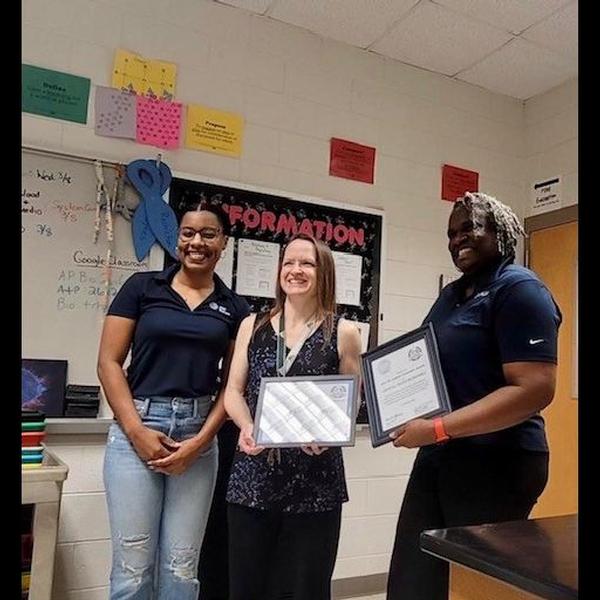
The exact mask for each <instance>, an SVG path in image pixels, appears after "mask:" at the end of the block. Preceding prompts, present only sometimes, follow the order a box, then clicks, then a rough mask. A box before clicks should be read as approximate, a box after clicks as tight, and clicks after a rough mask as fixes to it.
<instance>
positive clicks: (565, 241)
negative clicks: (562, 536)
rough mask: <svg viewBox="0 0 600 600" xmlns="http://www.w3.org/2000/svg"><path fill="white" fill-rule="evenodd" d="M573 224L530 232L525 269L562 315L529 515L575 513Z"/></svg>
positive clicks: (574, 288) (576, 432)
mask: <svg viewBox="0 0 600 600" xmlns="http://www.w3.org/2000/svg"><path fill="white" fill-rule="evenodd" d="M577 227H578V225H577V222H571V223H565V224H564V225H556V226H554V227H549V228H547V229H541V230H538V231H534V232H532V233H531V234H530V254H529V267H530V268H531V269H532V270H533V271H535V272H536V273H537V274H538V275H539V276H540V277H541V279H542V280H543V281H544V283H545V284H546V285H547V286H548V288H549V289H550V291H551V292H552V295H553V296H554V298H555V300H556V302H557V303H558V305H559V307H560V310H561V312H562V315H563V321H562V325H561V327H560V331H559V338H558V377H557V382H556V393H555V396H554V400H553V401H552V403H551V404H550V406H548V407H547V408H546V409H545V410H544V412H543V413H542V414H543V416H544V419H545V421H546V433H547V435H548V442H549V445H550V477H549V480H548V485H547V486H546V489H545V490H544V493H543V494H542V495H541V496H540V499H539V500H538V503H537V505H536V506H535V507H534V509H533V511H532V513H531V516H532V517H535V518H537V517H551V516H557V515H565V514H572V513H576V512H577V510H578V508H577V485H578V477H577V470H578V454H577V451H578V427H577V411H578V400H577V398H576V397H575V395H576V393H577V392H576V388H575V381H576V380H575V379H574V373H575V369H574V362H576V360H577V355H576V352H575V345H576V343H577V337H576V331H575V327H576V324H577V319H576V315H575V312H576V310H577V305H576V282H577V278H576V269H577Z"/></svg>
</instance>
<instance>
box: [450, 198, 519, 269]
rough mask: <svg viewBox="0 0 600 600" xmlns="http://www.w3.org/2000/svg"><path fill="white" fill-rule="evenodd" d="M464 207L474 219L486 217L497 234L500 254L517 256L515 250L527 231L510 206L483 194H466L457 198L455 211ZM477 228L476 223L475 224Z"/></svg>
mask: <svg viewBox="0 0 600 600" xmlns="http://www.w3.org/2000/svg"><path fill="white" fill-rule="evenodd" d="M459 207H462V208H464V209H465V210H467V212H468V213H469V214H470V215H471V219H473V218H474V215H475V213H477V214H478V215H480V216H483V217H485V219H486V220H487V223H488V225H489V226H490V228H491V229H492V230H493V231H494V232H495V234H496V239H497V243H498V252H500V254H501V255H502V256H503V257H504V258H508V257H513V258H514V256H515V248H516V246H517V241H518V239H519V237H520V236H525V230H524V229H523V226H522V225H521V223H520V222H519V218H518V217H517V215H516V214H515V213H514V212H513V210H512V208H510V206H507V205H506V204H503V203H502V202H500V201H499V200H496V198H494V197H493V196H488V195H487V194H483V193H481V192H465V195H464V196H462V197H460V198H457V200H456V202H455V204H454V208H453V209H452V210H453V211H454V210H456V209H457V208H459ZM473 226H474V227H475V223H473Z"/></svg>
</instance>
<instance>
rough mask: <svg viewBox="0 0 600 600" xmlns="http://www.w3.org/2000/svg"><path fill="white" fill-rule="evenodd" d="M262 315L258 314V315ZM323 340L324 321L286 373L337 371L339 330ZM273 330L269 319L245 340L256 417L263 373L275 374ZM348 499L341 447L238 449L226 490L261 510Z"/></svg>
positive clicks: (297, 509) (311, 508)
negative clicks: (317, 451) (253, 452)
mask: <svg viewBox="0 0 600 600" xmlns="http://www.w3.org/2000/svg"><path fill="white" fill-rule="evenodd" d="M258 319H260V315H258V316H257V320H258ZM338 322H339V318H338V317H336V318H335V321H334V328H333V334H332V336H331V339H330V340H329V341H328V342H326V341H325V338H324V332H323V325H322V324H321V326H320V327H319V328H318V329H317V330H316V331H315V332H314V333H313V334H312V335H311V336H310V337H309V338H308V339H307V340H306V342H305V343H304V346H303V347H302V349H301V350H300V352H299V353H298V356H297V357H296V360H295V361H294V362H293V364H292V366H291V367H290V369H289V371H288V373H287V375H288V376H289V377H292V376H294V375H335V374H337V373H338V372H339V362H340V361H339V356H338V351H337V332H338ZM276 356H277V334H276V333H275V330H274V329H273V327H272V325H271V323H270V322H267V324H266V325H265V326H263V327H261V328H260V329H259V330H258V331H257V332H256V333H255V335H254V337H253V338H252V339H251V341H250V344H249V346H248V381H247V384H246V402H247V403H248V407H249V409H250V414H251V415H252V417H253V418H254V413H255V411H256V403H257V400H258V392H259V389H260V382H261V378H262V377H275V376H276V375H277V372H276ZM347 500H348V491H347V489H346V480H345V476H344V462H343V459H342V450H341V448H335V447H332V448H329V449H328V450H326V451H325V452H323V454H321V455H319V456H309V455H308V454H305V453H304V452H303V451H302V450H301V449H300V448H281V449H278V450H276V451H273V450H269V449H266V450H263V451H262V452H261V453H260V454H259V455H258V456H248V455H247V454H244V453H242V452H237V453H236V455H235V457H234V460H233V465H232V467H231V474H230V477H229V486H228V490H227V501H228V502H231V503H233V504H242V505H244V506H249V507H252V508H258V509H263V510H279V511H283V512H289V513H308V512H323V511H328V510H333V509H335V508H337V507H338V506H339V505H340V504H341V503H342V502H346V501H347Z"/></svg>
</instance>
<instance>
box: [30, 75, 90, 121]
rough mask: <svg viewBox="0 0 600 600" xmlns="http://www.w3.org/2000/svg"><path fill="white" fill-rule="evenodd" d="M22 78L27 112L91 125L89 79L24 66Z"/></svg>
mask: <svg viewBox="0 0 600 600" xmlns="http://www.w3.org/2000/svg"><path fill="white" fill-rule="evenodd" d="M21 75H22V88H21V90H22V93H21V110H22V111H23V112H26V113H32V114H34V115H43V116H45V117H54V118H55V119H62V120H63V121H74V122H75V123H83V124H85V123H87V107H88V99H89V96H90V80H89V79H87V78H85V77H77V76H75V75H69V74H68V73H60V72H59V71H50V70H49V69H40V68H39V67H33V66H31V65H21Z"/></svg>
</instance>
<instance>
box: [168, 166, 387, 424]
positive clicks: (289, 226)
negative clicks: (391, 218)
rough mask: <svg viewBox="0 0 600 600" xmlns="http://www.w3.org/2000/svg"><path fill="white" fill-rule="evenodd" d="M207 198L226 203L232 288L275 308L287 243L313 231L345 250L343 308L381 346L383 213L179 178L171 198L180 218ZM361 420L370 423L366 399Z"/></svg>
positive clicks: (339, 263)
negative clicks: (280, 264) (279, 270)
mask: <svg viewBox="0 0 600 600" xmlns="http://www.w3.org/2000/svg"><path fill="white" fill-rule="evenodd" d="M199 201H202V202H206V203H208V204H210V205H212V206H215V207H218V208H220V209H221V210H222V211H223V214H224V216H225V219H226V220H227V222H228V223H229V226H230V238H229V242H228V250H229V249H231V250H233V252H232V254H233V256H231V257H230V260H232V262H233V269H232V278H231V279H232V283H231V287H232V289H235V290H236V291H237V292H238V293H241V294H242V295H244V296H245V298H246V300H247V301H248V303H249V304H250V306H251V308H252V311H253V312H264V311H267V310H269V309H270V308H271V306H272V305H273V297H274V295H275V279H276V273H277V263H278V259H279V253H280V249H281V248H282V247H283V246H284V244H285V243H286V241H287V240H289V238H290V237H292V236H293V235H294V234H295V233H308V234H311V235H314V236H315V237H316V238H317V239H320V240H322V241H323V242H325V243H326V244H327V245H328V246H329V247H330V248H331V250H332V251H333V253H334V257H337V258H336V259H335V262H336V279H338V281H339V282H340V283H339V287H338V290H337V296H338V298H337V301H338V313H339V314H340V315H341V316H343V317H345V318H347V319H349V320H352V321H356V322H357V326H358V327H359V330H360V331H361V337H362V339H363V350H365V351H366V350H367V348H374V347H375V346H377V340H378V325H379V318H380V317H379V290H380V272H381V235H382V215H381V214H375V213H370V212H362V211H360V210H348V209H346V208H341V207H339V206H328V205H326V204H324V203H322V202H319V203H317V200H315V201H313V202H309V201H304V200H296V199H294V198H291V197H287V196H282V195H276V194H272V193H270V192H269V193H267V192H261V191H253V190H247V189H239V188H235V187H230V186H226V185H220V184H216V183H209V182H203V181H192V180H188V179H182V178H178V177H174V178H173V181H172V182H171V187H170V190H169V204H170V205H171V207H172V208H173V210H174V211H175V214H176V215H177V218H178V220H180V219H181V217H182V215H183V214H184V213H185V212H186V209H187V207H189V206H191V205H192V204H194V203H196V202H199ZM165 261H166V263H167V264H171V262H172V259H170V257H166V258H165ZM270 286H272V287H270ZM340 290H341V293H340ZM358 422H359V423H366V422H367V416H366V407H365V406H364V404H361V408H360V410H359V413H358Z"/></svg>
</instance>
